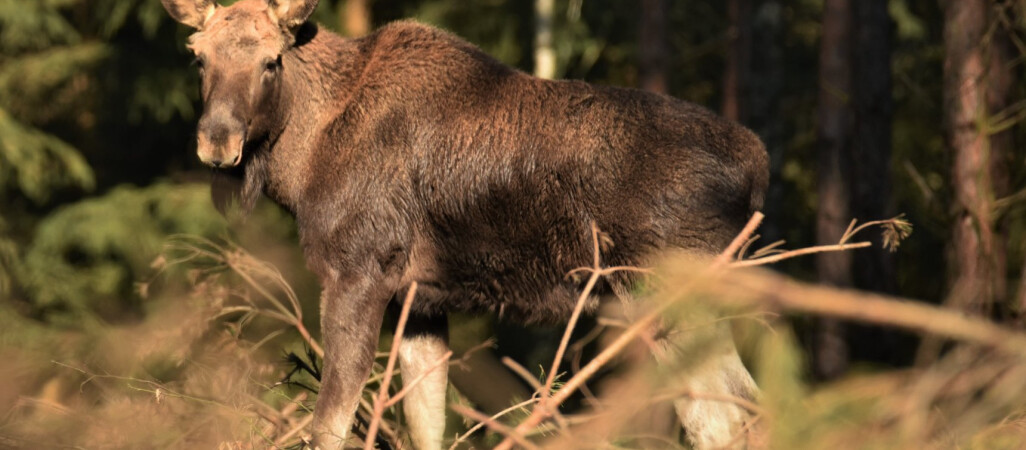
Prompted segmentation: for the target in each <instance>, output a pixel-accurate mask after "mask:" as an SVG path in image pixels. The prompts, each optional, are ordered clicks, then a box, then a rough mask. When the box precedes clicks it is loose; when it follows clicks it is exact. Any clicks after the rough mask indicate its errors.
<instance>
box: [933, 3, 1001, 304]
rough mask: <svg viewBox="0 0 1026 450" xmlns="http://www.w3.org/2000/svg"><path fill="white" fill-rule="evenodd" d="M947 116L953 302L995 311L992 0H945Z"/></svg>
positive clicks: (950, 263) (999, 272)
mask: <svg viewBox="0 0 1026 450" xmlns="http://www.w3.org/2000/svg"><path fill="white" fill-rule="evenodd" d="M941 7H942V9H943V11H944V51H945V56H944V117H945V120H944V122H945V124H944V125H945V132H946V140H947V144H948V147H949V148H950V150H951V153H952V157H953V158H952V159H953V166H952V174H951V175H952V176H951V179H952V188H953V191H954V197H955V198H954V202H953V203H954V204H953V208H954V211H953V213H954V214H953V215H954V223H953V229H952V241H951V253H950V256H949V261H948V264H949V267H950V269H949V270H950V272H951V274H952V277H953V278H952V279H953V283H952V284H951V290H950V293H949V297H948V301H947V302H948V303H949V304H950V305H953V306H955V307H958V308H962V309H963V310H965V311H966V312H968V313H971V314H978V315H984V316H989V315H990V313H991V311H992V310H993V303H994V300H995V298H996V296H997V294H998V292H996V291H995V287H996V279H997V278H998V276H1003V269H1001V268H999V267H997V261H996V259H995V256H996V253H995V251H996V248H997V246H998V245H997V238H996V236H995V234H994V214H993V210H994V208H993V207H994V189H993V184H992V183H993V180H992V176H991V158H990V155H989V149H988V142H987V136H986V133H985V132H984V130H981V129H980V128H979V126H978V122H979V121H980V119H982V118H983V114H984V111H985V107H986V104H985V100H986V98H985V97H986V96H985V89H984V86H983V77H984V69H985V67H986V65H987V61H986V60H985V58H984V54H983V49H982V48H981V43H982V42H983V33H984V28H985V26H986V17H987V1H986V0H944V1H942V3H941Z"/></svg>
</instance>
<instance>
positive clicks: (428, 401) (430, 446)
mask: <svg viewBox="0 0 1026 450" xmlns="http://www.w3.org/2000/svg"><path fill="white" fill-rule="evenodd" d="M447 351H449V347H448V345H447V344H446V342H445V340H444V338H443V337H442V336H438V335H433V334H420V335H415V336H410V337H409V338H405V339H403V342H402V343H401V344H400V345H399V364H400V367H401V368H402V371H401V373H402V379H403V383H404V384H405V383H409V382H411V381H412V380H414V379H416V378H417V377H419V376H421V374H423V373H424V372H426V371H428V370H430V373H428V374H427V375H426V376H425V377H424V379H422V380H421V381H420V382H419V383H418V384H417V385H416V386H414V388H413V389H412V390H410V391H409V393H407V394H406V396H405V397H404V398H403V412H404V413H405V415H406V421H407V422H408V424H409V429H410V437H411V439H412V440H413V445H414V447H416V448H417V449H418V450H436V449H439V448H441V447H442V436H443V433H444V432H445V393H446V387H447V386H448V382H447V374H448V367H449V366H448V364H445V363H443V364H440V365H436V364H435V363H437V362H438V361H439V359H440V358H442V356H443V355H445V353H446V352H447ZM432 366H434V367H432Z"/></svg>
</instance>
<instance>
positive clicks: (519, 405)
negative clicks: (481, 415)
mask: <svg viewBox="0 0 1026 450" xmlns="http://www.w3.org/2000/svg"><path fill="white" fill-rule="evenodd" d="M537 401H538V399H537V398H532V399H530V400H524V401H522V402H520V403H517V404H515V405H513V406H510V407H509V408H506V409H504V410H502V411H499V412H497V413H495V414H493V415H492V416H491V417H489V419H490V420H491V421H493V422H494V421H496V420H499V418H500V417H502V416H505V415H506V414H509V413H511V412H513V411H516V410H518V409H520V408H523V407H525V406H527V405H530V404H532V403H535V402H537ZM453 408H454V409H455V405H454V407H453ZM485 425H487V423H486V422H485V421H483V420H480V421H478V422H477V424H476V425H474V426H472V427H470V429H469V430H467V431H466V432H465V433H463V435H462V436H460V435H459V434H457V435H456V440H455V441H454V442H453V443H452V445H451V446H449V450H455V449H456V446H457V445H459V444H460V443H461V442H464V441H466V440H467V438H469V437H470V435H471V434H474V432H475V431H477V430H480V429H481V427H484V426H485Z"/></svg>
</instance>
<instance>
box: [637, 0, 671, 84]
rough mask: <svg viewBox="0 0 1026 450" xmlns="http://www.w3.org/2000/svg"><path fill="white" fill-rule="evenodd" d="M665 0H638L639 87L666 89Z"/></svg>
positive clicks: (667, 59) (667, 75)
mask: <svg viewBox="0 0 1026 450" xmlns="http://www.w3.org/2000/svg"><path fill="white" fill-rule="evenodd" d="M667 12H668V11H667V1H666V0H641V22H640V24H639V27H640V28H639V36H638V46H639V47H640V48H639V52H638V54H639V57H640V58H639V61H638V77H639V84H640V85H641V88H642V89H645V90H648V91H652V92H658V93H660V94H666V93H668V92H669V74H668V72H669V61H670V57H669V53H670V50H669V42H668V41H667V38H666V14H667Z"/></svg>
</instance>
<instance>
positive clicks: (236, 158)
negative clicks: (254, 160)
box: [232, 154, 242, 165]
mask: <svg viewBox="0 0 1026 450" xmlns="http://www.w3.org/2000/svg"><path fill="white" fill-rule="evenodd" d="M241 158H242V154H238V155H235V159H233V160H232V165H235V164H238V163H239V159H241Z"/></svg>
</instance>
